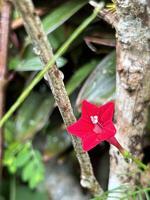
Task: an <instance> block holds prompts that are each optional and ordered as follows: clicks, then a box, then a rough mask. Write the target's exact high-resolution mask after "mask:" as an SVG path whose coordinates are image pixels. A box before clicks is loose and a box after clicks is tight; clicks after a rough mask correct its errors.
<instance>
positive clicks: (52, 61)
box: [0, 4, 103, 127]
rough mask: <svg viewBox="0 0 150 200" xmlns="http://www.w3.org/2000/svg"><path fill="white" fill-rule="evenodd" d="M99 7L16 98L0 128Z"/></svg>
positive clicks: (96, 9)
mask: <svg viewBox="0 0 150 200" xmlns="http://www.w3.org/2000/svg"><path fill="white" fill-rule="evenodd" d="M99 5H100V6H99V7H96V8H95V9H94V11H93V13H92V14H91V15H90V16H89V17H88V18H87V19H86V20H85V21H84V22H83V23H82V24H81V25H80V26H79V27H78V28H77V29H76V30H75V31H74V32H73V34H72V35H71V36H70V37H69V39H68V40H67V41H66V42H65V43H64V44H63V45H62V46H61V47H60V48H59V50H58V51H57V53H56V54H55V55H54V56H53V57H52V59H51V60H50V61H49V62H48V63H47V65H46V66H45V67H44V69H43V70H41V71H40V72H39V73H38V74H37V75H36V77H35V78H34V79H33V80H32V81H31V83H30V84H29V86H28V87H27V88H26V89H25V90H24V91H23V92H22V94H21V95H20V96H19V97H18V99H17V101H16V102H15V103H14V104H13V105H12V106H11V108H10V109H9V110H8V111H7V112H6V113H5V115H4V116H3V117H2V119H1V120H0V127H2V126H3V125H4V123H5V122H6V121H7V120H8V119H9V118H10V116H11V115H12V114H13V113H14V112H15V110H16V109H17V108H18V107H19V106H20V105H21V104H22V103H23V101H24V100H25V99H26V98H27V96H28V95H29V94H30V92H31V91H32V89H33V88H34V87H35V86H36V85H37V83H38V82H39V81H40V80H41V79H42V78H43V77H44V75H45V74H46V72H48V71H49V69H50V68H51V67H52V66H53V64H55V61H56V60H57V59H58V58H59V57H60V56H62V55H63V54H64V53H65V52H66V50H67V49H68V47H69V46H70V45H71V43H72V42H73V41H74V40H75V39H76V38H77V37H78V35H79V34H80V33H81V32H82V31H83V30H84V29H85V28H86V27H87V26H88V25H89V24H90V23H91V22H92V21H93V20H94V19H95V17H96V16H97V14H98V13H99V10H100V9H101V8H102V7H103V4H99Z"/></svg>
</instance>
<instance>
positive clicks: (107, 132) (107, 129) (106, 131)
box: [98, 121, 116, 141]
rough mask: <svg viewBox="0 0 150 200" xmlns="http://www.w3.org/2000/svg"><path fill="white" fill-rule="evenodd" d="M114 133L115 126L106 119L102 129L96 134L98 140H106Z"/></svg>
mask: <svg viewBox="0 0 150 200" xmlns="http://www.w3.org/2000/svg"><path fill="white" fill-rule="evenodd" d="M115 133H116V128H115V126H114V124H113V122H112V121H108V122H107V123H105V124H104V127H103V130H102V132H101V133H100V134H98V138H99V140H100V141H104V140H107V139H109V138H111V137H113V136H114V135H115Z"/></svg>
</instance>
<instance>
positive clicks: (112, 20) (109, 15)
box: [89, 1, 118, 28]
mask: <svg viewBox="0 0 150 200" xmlns="http://www.w3.org/2000/svg"><path fill="white" fill-rule="evenodd" d="M89 4H90V5H91V6H93V7H94V8H96V7H97V6H98V3H97V2H95V1H90V2H89ZM98 14H99V15H98V16H99V17H100V18H102V19H103V20H104V21H106V22H107V23H108V24H110V25H112V26H113V27H114V28H115V27H116V25H117V21H118V20H117V15H116V13H115V12H112V11H110V10H108V9H102V10H100V11H99V13H98Z"/></svg>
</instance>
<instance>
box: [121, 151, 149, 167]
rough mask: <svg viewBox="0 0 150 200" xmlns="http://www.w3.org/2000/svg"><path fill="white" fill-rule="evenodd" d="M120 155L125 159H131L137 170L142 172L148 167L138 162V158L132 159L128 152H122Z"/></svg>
mask: <svg viewBox="0 0 150 200" xmlns="http://www.w3.org/2000/svg"><path fill="white" fill-rule="evenodd" d="M122 155H123V156H124V158H125V159H127V160H129V159H131V160H132V161H133V162H134V163H135V164H136V165H137V166H138V167H139V168H141V169H143V170H147V169H148V166H147V165H145V164H144V163H143V162H142V161H141V160H139V159H138V158H136V157H134V156H133V155H132V154H131V153H130V152H128V151H126V150H125V151H124V152H122Z"/></svg>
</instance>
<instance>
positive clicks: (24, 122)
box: [15, 92, 54, 140]
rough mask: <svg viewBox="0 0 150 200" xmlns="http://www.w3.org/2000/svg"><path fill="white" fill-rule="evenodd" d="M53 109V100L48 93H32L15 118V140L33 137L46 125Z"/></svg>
mask: <svg viewBox="0 0 150 200" xmlns="http://www.w3.org/2000/svg"><path fill="white" fill-rule="evenodd" d="M53 108H54V99H53V97H52V96H50V95H49V94H48V93H37V92H32V93H31V95H30V96H29V97H28V98H27V99H26V101H25V102H24V103H23V104H22V106H21V107H20V109H19V111H18V113H17V116H16V121H15V124H16V131H15V132H16V138H17V139H20V140H23V139H27V138H31V137H33V135H34V134H36V133H37V131H39V130H41V129H42V128H43V126H44V125H45V124H46V123H47V121H48V118H49V115H50V113H51V112H52V110H53Z"/></svg>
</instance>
